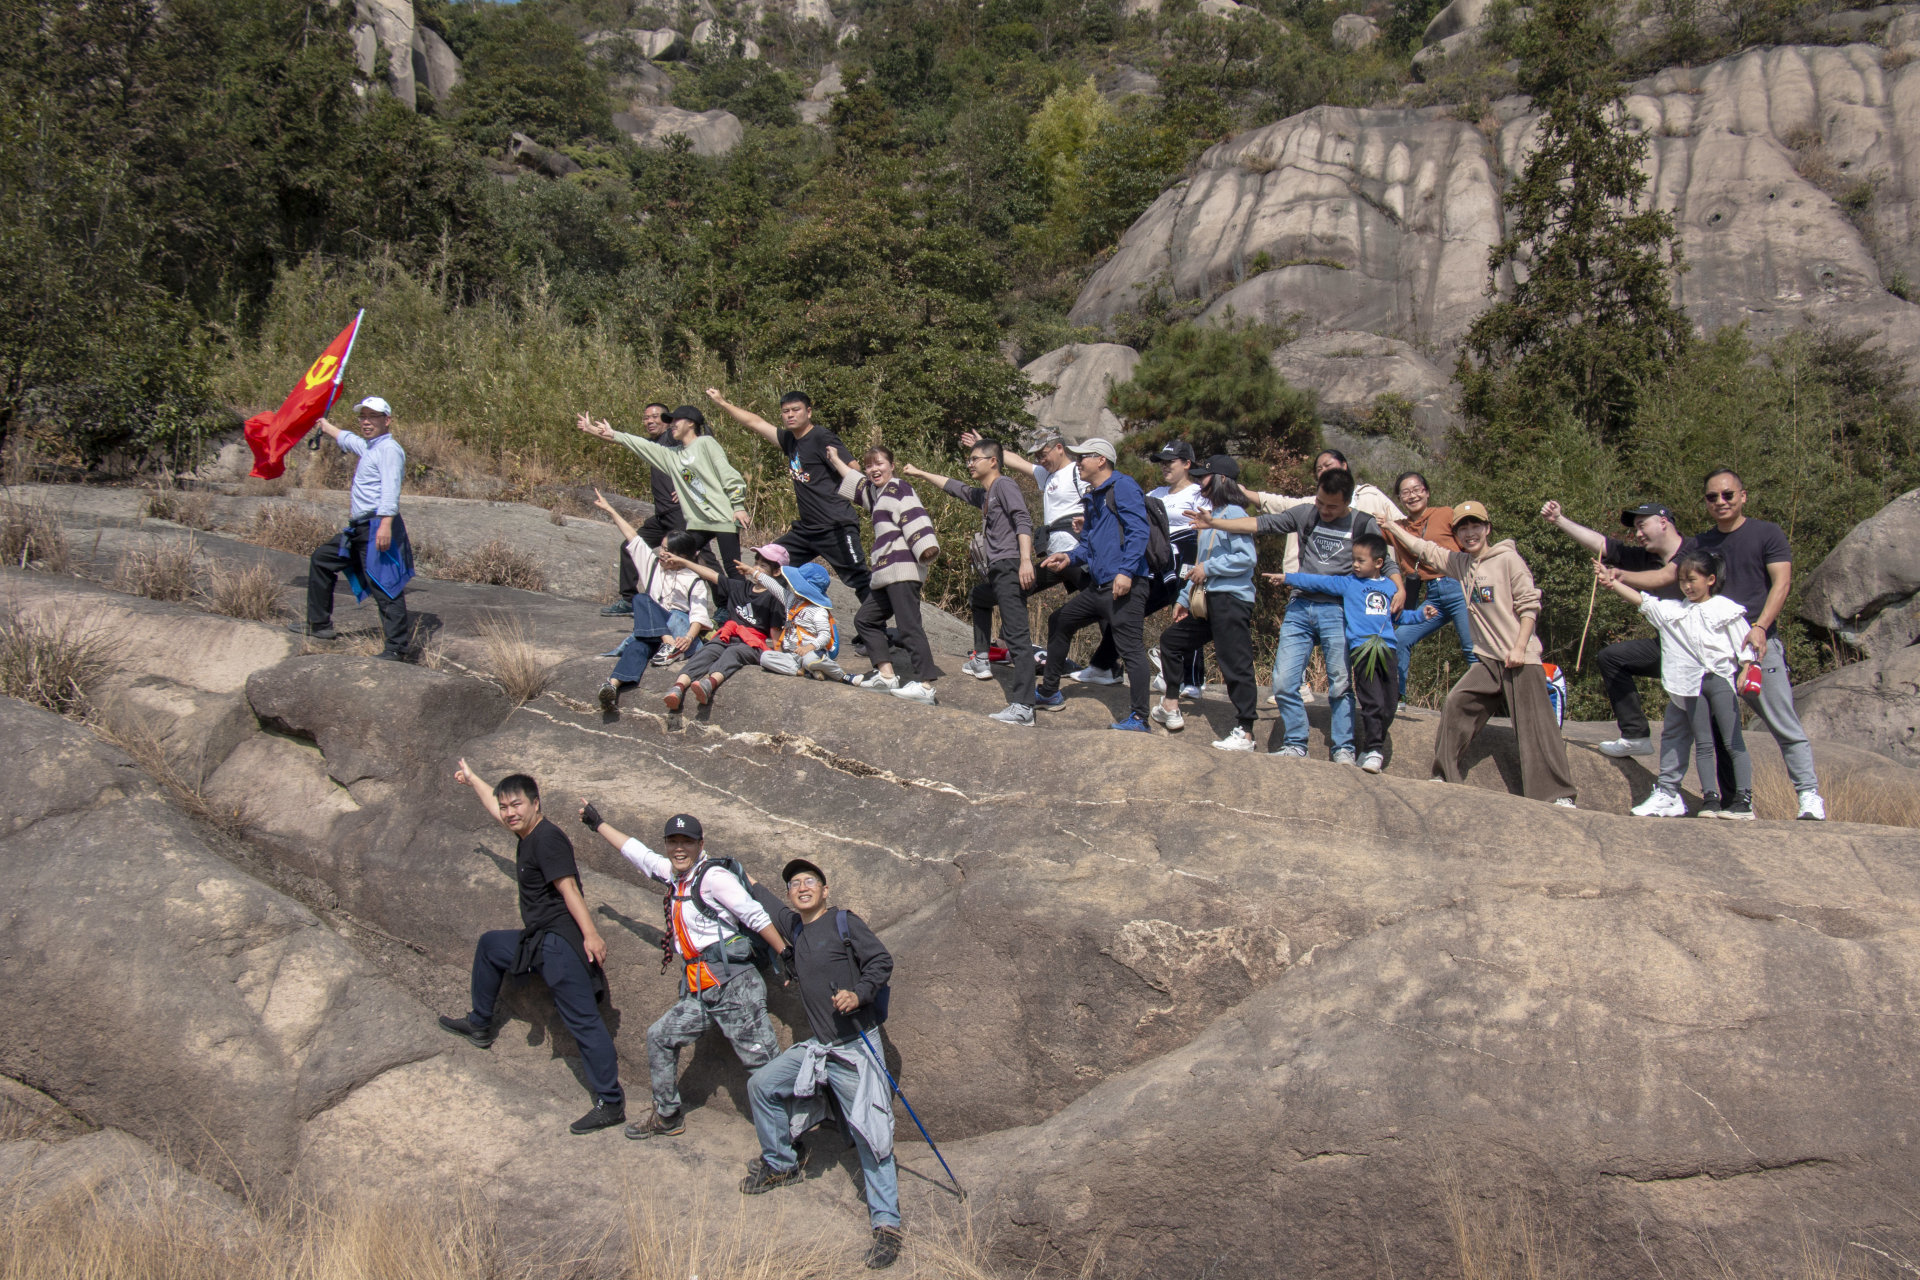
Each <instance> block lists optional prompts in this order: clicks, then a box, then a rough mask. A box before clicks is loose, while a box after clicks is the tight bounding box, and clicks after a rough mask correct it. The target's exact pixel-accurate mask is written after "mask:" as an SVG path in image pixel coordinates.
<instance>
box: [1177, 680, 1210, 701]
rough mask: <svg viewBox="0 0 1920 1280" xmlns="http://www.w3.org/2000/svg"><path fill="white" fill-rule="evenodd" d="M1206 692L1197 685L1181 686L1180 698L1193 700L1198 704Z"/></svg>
mask: <svg viewBox="0 0 1920 1280" xmlns="http://www.w3.org/2000/svg"><path fill="white" fill-rule="evenodd" d="M1205 692H1206V690H1205V689H1202V688H1201V687H1200V686H1199V685H1197V684H1183V685H1181V686H1180V696H1181V697H1183V698H1192V699H1193V700H1194V701H1195V702H1198V701H1199V700H1200V695H1201V694H1203V693H1205Z"/></svg>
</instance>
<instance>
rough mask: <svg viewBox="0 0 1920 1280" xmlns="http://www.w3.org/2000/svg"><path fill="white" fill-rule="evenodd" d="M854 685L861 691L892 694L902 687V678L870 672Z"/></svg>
mask: <svg viewBox="0 0 1920 1280" xmlns="http://www.w3.org/2000/svg"><path fill="white" fill-rule="evenodd" d="M853 683H854V684H855V685H856V686H857V687H859V688H861V689H877V690H879V691H880V692H882V693H892V692H893V691H894V690H896V689H898V688H899V687H900V677H899V676H888V675H882V674H880V673H879V672H878V671H869V672H867V674H865V675H864V676H861V677H860V678H859V679H857V680H855V681H854V682H853Z"/></svg>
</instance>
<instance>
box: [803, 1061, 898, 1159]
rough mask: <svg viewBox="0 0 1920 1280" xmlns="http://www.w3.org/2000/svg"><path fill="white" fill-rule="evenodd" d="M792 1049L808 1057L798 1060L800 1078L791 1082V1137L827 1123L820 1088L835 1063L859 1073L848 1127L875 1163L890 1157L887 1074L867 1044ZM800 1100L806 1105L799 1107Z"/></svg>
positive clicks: (890, 1098)
mask: <svg viewBox="0 0 1920 1280" xmlns="http://www.w3.org/2000/svg"><path fill="white" fill-rule="evenodd" d="M794 1048H795V1049H801V1050H804V1051H805V1053H806V1055H807V1056H806V1057H805V1058H804V1059H802V1060H801V1063H800V1074H799V1075H798V1076H796V1077H795V1078H794V1081H793V1097H794V1102H795V1106H794V1108H793V1113H792V1129H791V1134H792V1136H793V1137H795V1138H798V1137H799V1136H800V1135H801V1134H803V1133H805V1132H806V1131H807V1130H809V1129H811V1128H813V1126H815V1125H817V1124H819V1123H820V1122H821V1121H822V1120H824V1119H826V1117H827V1090H826V1088H824V1087H823V1086H825V1085H826V1084H827V1063H828V1062H829V1061H834V1062H838V1063H841V1064H842V1065H844V1066H850V1067H852V1068H854V1070H856V1071H858V1072H859V1073H860V1082H859V1084H858V1085H856V1086H855V1088H854V1093H853V1107H852V1108H851V1109H850V1110H849V1111H848V1113H847V1123H848V1124H850V1125H852V1126H853V1127H854V1130H855V1132H857V1133H858V1134H859V1135H860V1137H861V1139H862V1140H863V1141H865V1142H866V1144H867V1148H868V1149H869V1150H870V1151H872V1152H873V1158H874V1159H876V1160H885V1159H886V1158H887V1157H888V1156H890V1155H892V1154H893V1095H892V1092H891V1090H890V1087H889V1086H888V1084H887V1076H886V1072H885V1071H884V1070H883V1069H882V1068H881V1066H880V1064H879V1063H878V1062H875V1061H874V1060H873V1054H872V1053H870V1052H868V1050H867V1047H866V1044H865V1043H864V1042H863V1041H860V1040H854V1041H852V1042H848V1041H844V1040H843V1041H841V1042H840V1043H839V1044H826V1043H823V1042H822V1041H819V1040H806V1041H803V1042H801V1043H800V1044H797V1045H795V1046H794ZM803 1100H804V1101H805V1104H806V1105H804V1106H801V1105H799V1104H800V1103H801V1102H802V1101H803Z"/></svg>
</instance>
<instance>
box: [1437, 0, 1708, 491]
mask: <svg viewBox="0 0 1920 1280" xmlns="http://www.w3.org/2000/svg"><path fill="white" fill-rule="evenodd" d="M1517 51H1518V53H1519V55H1520V77H1519V79H1520V86H1521V88H1522V89H1523V90H1525V92H1526V93H1528V94H1529V95H1530V96H1531V97H1532V99H1533V103H1534V106H1535V107H1536V108H1537V109H1538V110H1539V111H1540V112H1541V116H1540V121H1539V124H1538V125H1537V127H1536V132H1535V135H1534V139H1533V142H1534V146H1533V150H1532V152H1531V154H1530V155H1529V157H1528V159H1527V163H1526V168H1525V169H1524V171H1523V172H1522V173H1521V175H1520V177H1519V179H1518V180H1517V181H1516V182H1515V183H1514V185H1513V188H1512V189H1511V190H1510V191H1509V192H1508V193H1507V197H1506V204H1507V211H1508V220H1507V235H1506V237H1505V238H1504V239H1503V240H1501V241H1500V243H1499V244H1497V245H1495V246H1494V249H1493V252H1492V254H1491V255H1490V260H1489V268H1490V270H1491V271H1492V275H1493V279H1492V281H1491V282H1490V284H1489V286H1488V288H1489V292H1490V293H1494V294H1495V295H1496V296H1497V294H1498V290H1499V285H1500V282H1501V280H1502V278H1503V277H1504V276H1505V275H1507V274H1508V273H1511V275H1512V277H1513V280H1514V283H1513V288H1512V292H1511V293H1510V294H1509V295H1508V296H1507V297H1505V298H1502V299H1500V300H1498V301H1496V302H1495V303H1494V305H1493V306H1492V307H1490V308H1488V310H1487V311H1486V312H1485V313H1484V314H1483V315H1481V317H1480V318H1479V319H1478V320H1476V321H1475V322H1474V324H1473V327H1472V328H1471V329H1470V330H1468V333H1467V341H1466V351H1465V352H1464V353H1463V354H1462V356H1461V359H1460V364H1459V367H1458V370H1457V372H1456V374H1455V377H1456V378H1457V380H1458V381H1459V382H1460V385H1461V389H1462V393H1463V394H1462V407H1463V409H1464V410H1465V412H1466V415H1467V417H1468V419H1469V426H1468V428H1467V430H1466V432H1465V434H1464V436H1463V439H1462V441H1461V444H1462V446H1463V448H1464V450H1465V452H1466V453H1467V454H1468V455H1469V457H1470V458H1472V459H1473V460H1474V461H1481V462H1483V463H1484V462H1491V461H1493V460H1494V459H1495V458H1496V457H1499V456H1511V455H1512V454H1513V453H1514V452H1515V451H1516V450H1517V449H1522V448H1525V447H1526V446H1527V443H1528V441H1529V440H1530V439H1531V438H1532V437H1533V436H1534V433H1537V432H1538V431H1540V430H1541V429H1542V428H1543V426H1544V424H1545V421H1546V419H1547V418H1549V417H1550V416H1553V415H1555V414H1556V413H1570V414H1571V415H1572V416H1573V417H1574V418H1575V419H1576V420H1578V421H1579V422H1580V423H1581V424H1583V425H1584V426H1585V427H1586V428H1587V429H1588V431H1589V432H1591V433H1592V434H1593V436H1594V437H1595V439H1596V441H1599V442H1608V443H1611V442H1614V441H1616V440H1618V438H1619V437H1620V436H1621V434H1622V433H1623V432H1624V431H1625V429H1626V428H1627V426H1628V424H1629V423H1631V422H1632V420H1633V417H1634V411H1635V408H1636V406H1637V404H1638V402H1639V398H1640V394H1641V391H1642V389H1643V388H1644V387H1645V386H1646V385H1647V383H1648V381H1649V380H1650V379H1651V378H1653V377H1655V376H1657V375H1658V374H1659V373H1660V372H1661V371H1662V370H1663V369H1664V368H1665V367H1666V366H1667V365H1668V364H1669V363H1670V362H1671V361H1672V360H1673V359H1674V358H1675V357H1676V356H1677V355H1678V354H1679V353H1680V352H1681V351H1683V350H1684V349H1685V348H1686V347H1687V345H1688V343H1689V342H1690V341H1691V338H1692V328H1691V326H1690V325H1689V324H1688V322H1687V319H1686V317H1685V316H1684V315H1683V314H1682V313H1681V312H1680V310H1679V308H1678V307H1676V306H1674V304H1673V297H1672V291H1671V283H1672V276H1673V274H1674V273H1676V272H1678V271H1680V270H1682V269H1684V264H1683V263H1682V261H1681V257H1680V250H1679V246H1678V244H1677V243H1676V233H1675V230H1674V225H1673V218H1672V215H1670V214H1668V213H1665V212H1663V211H1660V210H1657V209H1654V208H1652V207H1651V205H1650V203H1647V202H1645V201H1644V196H1645V189H1646V184H1647V178H1646V174H1645V172H1644V170H1643V168H1642V165H1643V163H1644V161H1645V160H1646V156H1647V140H1646V139H1645V138H1643V137H1640V136H1638V135H1636V134H1634V133H1631V132H1629V131H1628V129H1627V127H1626V124H1627V117H1626V113H1625V107H1624V104H1623V102H1622V100H1621V83H1620V80H1619V76H1618V73H1617V70H1616V68H1615V64H1614V62H1613V52H1612V44H1611V37H1610V34H1609V30H1608V27H1607V23H1606V20H1605V14H1604V11H1603V10H1602V8H1601V7H1600V6H1598V5H1597V4H1596V3H1595V0H1543V3H1541V4H1539V5H1536V6H1535V8H1534V11H1533V17H1532V19H1531V20H1530V21H1529V22H1528V23H1527V24H1526V26H1525V27H1524V28H1523V29H1522V31H1521V34H1520V36H1519V41H1518V50H1517ZM1475 455H1478V456H1477V457H1475Z"/></svg>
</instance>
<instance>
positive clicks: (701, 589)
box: [627, 538, 713, 628]
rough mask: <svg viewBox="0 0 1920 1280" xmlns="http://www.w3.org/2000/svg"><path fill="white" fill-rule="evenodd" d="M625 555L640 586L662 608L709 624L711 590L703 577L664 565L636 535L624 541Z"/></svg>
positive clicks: (711, 599)
mask: <svg viewBox="0 0 1920 1280" xmlns="http://www.w3.org/2000/svg"><path fill="white" fill-rule="evenodd" d="M627 556H628V557H629V558H630V559H631V560H632V561H633V567H634V568H635V569H637V570H638V571H639V574H640V577H639V582H640V589H641V590H642V591H644V592H646V593H647V594H648V595H650V596H652V597H653V598H654V599H655V600H656V601H658V602H659V605H660V607H661V608H662V609H665V610H666V611H667V612H668V613H672V612H673V611H674V610H675V609H679V610H682V611H683V612H685V613H686V615H687V618H688V620H689V621H690V622H692V623H693V625H694V626H697V627H707V628H711V627H712V626H713V593H712V592H710V591H708V590H707V580H706V579H705V578H703V577H701V576H700V575H699V574H697V573H695V572H694V571H693V570H691V569H668V568H667V567H666V566H665V565H662V564H661V563H660V558H659V557H658V556H656V555H655V554H654V553H653V548H652V547H649V546H648V545H647V544H646V543H644V542H642V541H641V540H640V539H639V538H635V539H633V540H632V541H631V542H629V543H627Z"/></svg>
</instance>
